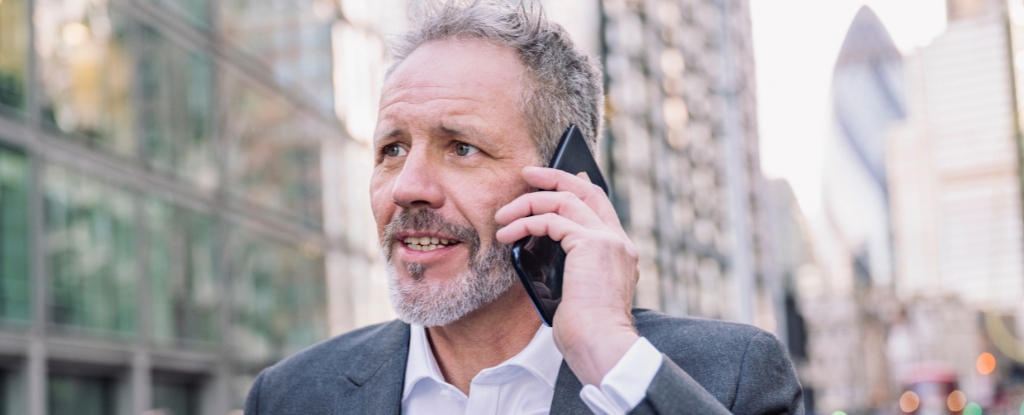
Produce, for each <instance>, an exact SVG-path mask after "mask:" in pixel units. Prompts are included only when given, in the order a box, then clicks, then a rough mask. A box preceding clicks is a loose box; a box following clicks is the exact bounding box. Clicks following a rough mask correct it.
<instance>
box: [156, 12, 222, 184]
mask: <svg viewBox="0 0 1024 415" xmlns="http://www.w3.org/2000/svg"><path fill="white" fill-rule="evenodd" d="M141 31H142V36H141V37H140V38H141V39H142V40H141V41H142V42H143V43H144V45H145V46H144V47H143V48H141V52H140V56H139V58H140V59H139V73H138V75H139V80H140V83H141V85H140V88H139V92H140V98H141V102H140V105H139V106H138V111H139V113H140V114H139V125H140V126H141V128H142V131H141V132H142V148H143V153H144V154H145V156H146V159H147V160H148V161H149V162H150V163H151V164H152V165H153V166H154V167H156V168H157V169H159V170H164V171H167V172H169V173H171V174H173V175H175V176H178V177H183V178H186V179H188V180H190V181H191V182H192V183H194V184H196V185H198V186H199V187H200V188H202V189H203V190H206V191H208V192H213V190H214V188H215V187H216V185H217V168H216V165H215V163H214V159H213V146H212V144H211V138H210V134H211V129H212V124H211V119H210V115H211V114H212V112H213V105H212V102H213V91H212V88H213V69H212V68H211V65H210V59H209V57H207V55H206V54H205V53H203V52H200V51H197V50H186V49H183V48H181V47H179V46H178V45H176V44H174V43H172V42H171V41H169V40H167V39H166V38H164V37H163V36H162V35H160V34H159V33H158V32H157V31H156V30H154V29H153V28H151V27H143V28H142V30H141Z"/></svg>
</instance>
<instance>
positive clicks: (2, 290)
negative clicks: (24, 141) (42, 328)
mask: <svg viewBox="0 0 1024 415" xmlns="http://www.w3.org/2000/svg"><path fill="white" fill-rule="evenodd" d="M28 172H29V165H28V159H27V158H26V157H25V155H24V154H22V153H19V152H16V151H12V150H8V149H5V148H2V147H0V319H3V320H6V321H8V322H25V321H28V320H29V318H30V312H31V311H30V310H31V298H32V289H31V281H32V278H31V275H30V268H29V245H30V238H29V208H28V206H29V201H28V193H29V192H28V187H29V177H28Z"/></svg>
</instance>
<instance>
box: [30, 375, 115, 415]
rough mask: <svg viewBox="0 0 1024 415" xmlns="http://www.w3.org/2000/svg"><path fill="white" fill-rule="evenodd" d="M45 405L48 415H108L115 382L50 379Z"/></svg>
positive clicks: (65, 377)
mask: <svg viewBox="0 0 1024 415" xmlns="http://www.w3.org/2000/svg"><path fill="white" fill-rule="evenodd" d="M47 386H48V389H49V391H48V392H49V393H48V396H47V403H48V406H49V408H48V409H49V411H48V413H49V414H50V415H110V414H114V413H117V412H116V411H115V406H114V382H113V381H112V380H111V379H107V378H101V377H91V376H73V375H50V378H49V382H48V385H47Z"/></svg>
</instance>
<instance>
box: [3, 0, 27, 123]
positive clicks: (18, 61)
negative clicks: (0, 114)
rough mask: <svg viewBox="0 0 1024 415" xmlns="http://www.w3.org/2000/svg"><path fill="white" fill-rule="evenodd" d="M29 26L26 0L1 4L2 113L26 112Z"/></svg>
mask: <svg viewBox="0 0 1024 415" xmlns="http://www.w3.org/2000/svg"><path fill="white" fill-rule="evenodd" d="M28 23H29V20H28V7H27V0H5V1H3V2H0V27H2V28H3V35H2V36H0V111H4V112H9V113H13V114H21V113H22V111H24V109H25V74H26V73H27V70H28V53H29V48H28V42H29V25H28Z"/></svg>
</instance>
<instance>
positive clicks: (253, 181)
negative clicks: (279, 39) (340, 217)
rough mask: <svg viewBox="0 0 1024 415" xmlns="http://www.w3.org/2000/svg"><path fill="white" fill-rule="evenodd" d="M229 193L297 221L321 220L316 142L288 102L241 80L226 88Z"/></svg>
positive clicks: (309, 223) (314, 223)
mask: <svg viewBox="0 0 1024 415" xmlns="http://www.w3.org/2000/svg"><path fill="white" fill-rule="evenodd" d="M223 97H224V100H225V104H226V108H225V111H224V113H225V114H224V118H225V119H224V122H223V127H222V128H223V130H222V131H223V138H224V142H225V145H226V148H227V169H226V171H227V178H228V184H229V185H228V186H227V187H228V191H229V192H230V193H231V194H232V195H233V196H236V197H238V198H240V199H243V200H245V201H247V202H250V203H254V204H258V205H261V206H264V207H267V208H269V209H272V210H274V211H277V212H280V213H283V214H286V215H288V216H290V217H293V218H296V219H299V220H301V221H302V222H305V223H307V224H308V225H310V226H314V227H315V226H316V225H317V224H319V222H320V221H319V219H318V218H319V216H320V210H321V207H320V204H321V202H320V182H319V178H320V139H321V136H318V135H314V134H309V133H310V132H312V131H314V130H313V129H312V128H311V127H310V126H309V125H307V124H309V123H310V122H311V120H304V119H302V116H301V115H300V114H298V113H297V112H296V110H295V109H294V108H293V107H292V106H291V105H289V104H288V103H287V102H286V101H284V100H282V99H280V98H276V97H273V96H271V95H270V94H267V93H265V92H261V91H259V90H257V89H256V88H253V87H252V86H250V85H247V84H246V83H244V82H241V81H233V80H226V81H225V85H224V95H223Z"/></svg>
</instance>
